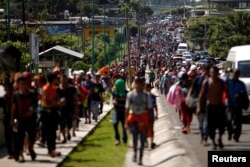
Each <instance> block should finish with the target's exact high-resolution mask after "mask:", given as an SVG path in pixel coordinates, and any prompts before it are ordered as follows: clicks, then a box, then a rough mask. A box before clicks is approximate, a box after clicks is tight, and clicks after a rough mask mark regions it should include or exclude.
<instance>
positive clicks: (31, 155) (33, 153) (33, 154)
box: [30, 150, 36, 161]
mask: <svg viewBox="0 0 250 167" xmlns="http://www.w3.org/2000/svg"><path fill="white" fill-rule="evenodd" d="M30 157H31V159H32V161H35V160H36V153H35V151H34V150H30Z"/></svg>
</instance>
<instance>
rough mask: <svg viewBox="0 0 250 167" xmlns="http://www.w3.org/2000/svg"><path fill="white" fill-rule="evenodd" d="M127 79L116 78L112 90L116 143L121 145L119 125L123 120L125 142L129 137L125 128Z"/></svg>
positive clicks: (123, 139)
mask: <svg viewBox="0 0 250 167" xmlns="http://www.w3.org/2000/svg"><path fill="white" fill-rule="evenodd" d="M126 95H127V90H126V81H125V80H124V79H122V78H121V76H120V77H119V78H117V79H116V81H115V84H114V88H113V91H112V101H113V104H114V109H115V111H114V114H113V126H114V131H115V139H116V142H115V145H119V144H120V143H121V141H120V140H121V138H120V134H119V129H118V125H119V122H121V125H122V135H123V137H122V141H123V143H125V144H126V143H127V140H128V137H127V131H126V129H125V103H126Z"/></svg>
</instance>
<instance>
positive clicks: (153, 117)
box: [145, 83, 158, 149]
mask: <svg viewBox="0 0 250 167" xmlns="http://www.w3.org/2000/svg"><path fill="white" fill-rule="evenodd" d="M152 88H153V87H152V86H151V84H150V83H147V84H146V87H145V91H146V92H147V93H148V94H149V95H150V98H151V102H152V110H151V111H150V113H149V125H150V130H151V134H152V136H151V137H150V136H149V137H150V147H151V149H154V148H155V146H156V144H155V143H154V122H155V120H157V119H158V107H157V101H156V98H157V96H156V95H154V94H153V93H152V92H151V91H152ZM146 143H147V142H146Z"/></svg>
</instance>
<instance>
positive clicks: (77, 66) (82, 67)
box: [71, 60, 91, 72]
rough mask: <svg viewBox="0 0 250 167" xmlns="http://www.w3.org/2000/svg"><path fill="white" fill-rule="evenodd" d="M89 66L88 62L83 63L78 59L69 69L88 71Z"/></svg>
mask: <svg viewBox="0 0 250 167" xmlns="http://www.w3.org/2000/svg"><path fill="white" fill-rule="evenodd" d="M90 67H91V66H90V65H89V64H85V63H84V62H83V61H81V60H79V61H76V62H75V63H74V64H73V65H72V67H71V70H72V72H73V71H78V70H84V71H88V69H89V68H90Z"/></svg>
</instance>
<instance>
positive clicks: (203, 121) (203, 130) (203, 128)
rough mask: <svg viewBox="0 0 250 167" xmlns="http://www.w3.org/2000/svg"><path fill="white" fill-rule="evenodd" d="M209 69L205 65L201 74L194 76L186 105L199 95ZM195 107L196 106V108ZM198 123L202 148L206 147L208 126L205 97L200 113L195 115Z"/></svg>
mask: <svg viewBox="0 0 250 167" xmlns="http://www.w3.org/2000/svg"><path fill="white" fill-rule="evenodd" d="M209 69H210V66H209V65H206V66H203V67H202V74H201V75H198V76H196V78H195V79H194V82H193V83H192V86H191V87H190V89H189V91H188V95H187V98H186V103H190V101H191V100H190V97H191V96H192V97H194V98H198V96H199V93H200V91H201V87H202V83H203V81H204V80H205V79H207V78H208V77H209ZM196 107H197V106H196ZM192 110H196V108H192ZM197 119H198V123H199V130H200V135H201V144H202V145H203V146H208V144H207V140H208V125H207V112H206V97H204V98H203V100H202V104H201V112H200V114H198V115H197Z"/></svg>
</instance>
